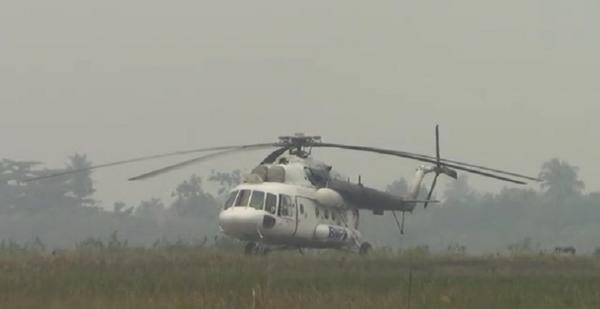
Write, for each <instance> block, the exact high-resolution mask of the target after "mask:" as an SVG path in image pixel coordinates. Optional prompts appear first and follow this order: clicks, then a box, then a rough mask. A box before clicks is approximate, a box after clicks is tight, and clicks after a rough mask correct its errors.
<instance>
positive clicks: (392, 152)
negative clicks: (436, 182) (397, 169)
mask: <svg viewBox="0 0 600 309" xmlns="http://www.w3.org/2000/svg"><path fill="white" fill-rule="evenodd" d="M311 147H323V148H340V149H348V150H356V151H366V152H374V153H380V154H385V155H391V156H396V157H401V158H407V159H412V160H417V161H421V162H427V163H432V164H436V165H437V160H436V159H435V158H432V157H429V156H426V155H420V154H413V153H408V152H403V151H396V150H390V149H382V148H374V147H365V146H353V145H342V144H332V143H315V144H312V145H311ZM443 165H444V166H447V167H450V168H454V169H457V170H461V171H465V172H469V173H473V174H478V175H481V176H486V177H490V178H495V179H498V180H502V181H507V182H512V183H516V184H520V185H525V184H527V183H526V182H523V181H520V180H515V179H511V178H507V177H503V176H498V175H495V174H491V173H487V172H482V171H479V170H474V169H472V168H468V167H465V166H461V165H456V164H448V163H444V164H443Z"/></svg>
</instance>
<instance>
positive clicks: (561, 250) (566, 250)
mask: <svg viewBox="0 0 600 309" xmlns="http://www.w3.org/2000/svg"><path fill="white" fill-rule="evenodd" d="M554 253H556V254H562V253H565V254H570V255H575V253H577V250H575V247H573V246H569V247H555V248H554Z"/></svg>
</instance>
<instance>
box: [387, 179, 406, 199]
mask: <svg viewBox="0 0 600 309" xmlns="http://www.w3.org/2000/svg"><path fill="white" fill-rule="evenodd" d="M385 191H386V192H388V193H390V194H393V195H396V196H402V197H404V196H406V195H407V193H408V182H407V181H406V179H404V177H401V178H399V179H396V180H394V182H392V183H391V184H389V185H387V187H386V189H385Z"/></svg>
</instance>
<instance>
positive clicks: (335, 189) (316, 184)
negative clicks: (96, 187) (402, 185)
mask: <svg viewBox="0 0 600 309" xmlns="http://www.w3.org/2000/svg"><path fill="white" fill-rule="evenodd" d="M435 133H436V156H435V157H433V156H427V155H422V154H416V153H410V152H404V151H398V150H390V149H382V148H373V147H365V146H354V145H343V144H332V143H324V142H322V141H321V137H318V136H304V135H302V134H296V135H295V136H283V137H280V138H279V141H278V142H276V143H263V144H250V145H239V146H223V147H212V148H202V149H194V150H187V151H178V152H172V153H166V154H160V155H153V156H146V157H139V158H134V159H129V160H124V161H118V162H111V163H107V164H101V165H96V166H92V167H89V168H85V169H79V170H70V171H66V172H62V173H58V174H52V175H47V176H42V177H37V178H33V179H29V180H28V181H34V180H40V179H44V178H49V177H55V176H60V175H66V174H72V173H78V172H82V171H86V170H92V169H97V168H101V167H109V166H115V165H121V164H127V163H133V162H139V161H145V160H151V159H156V158H163V157H169V156H176V155H186V154H192V153H199V152H209V151H212V152H213V153H211V154H208V155H203V156H201V157H197V158H193V159H191V160H186V161H184V162H181V163H177V164H175V165H170V166H167V167H165V168H161V169H158V170H154V171H151V172H148V173H145V174H142V175H139V176H136V177H133V178H130V179H129V180H131V181H136V180H143V179H148V178H150V177H154V176H158V175H161V174H164V173H167V172H169V171H172V170H175V169H179V168H182V167H186V166H189V165H192V164H196V163H199V162H202V161H206V160H209V159H212V158H215V157H219V156H223V155H228V154H233V153H239V152H245V151H250V150H262V149H268V148H277V149H276V150H275V151H273V152H272V153H271V154H269V155H268V156H267V157H266V158H265V159H264V160H263V161H262V162H261V163H260V164H259V165H258V166H257V167H256V168H254V169H253V170H252V172H251V173H250V174H249V175H246V176H245V177H244V181H243V183H241V184H240V185H238V186H237V187H235V188H233V189H232V190H231V192H230V194H229V198H228V199H227V201H226V202H225V204H224V206H223V208H222V210H221V211H220V213H219V218H218V220H219V226H220V229H221V230H222V232H224V233H225V234H227V235H229V236H231V237H234V238H237V239H239V240H242V241H245V242H247V245H246V247H245V254H249V255H250V254H257V253H262V254H266V253H268V252H270V251H271V250H274V249H280V250H283V249H298V250H300V252H302V248H335V249H343V250H351V251H358V253H360V254H367V253H368V252H369V251H370V250H371V248H372V246H371V245H370V244H369V243H368V242H366V241H364V240H363V237H362V235H361V233H360V231H359V229H358V228H359V217H360V215H359V210H361V209H366V210H370V211H372V212H373V213H374V214H377V215H383V214H384V212H385V211H391V212H392V214H393V215H394V218H395V219H396V223H397V224H398V226H399V228H400V230H401V233H403V230H404V228H403V226H404V214H405V213H406V212H412V211H413V210H414V209H415V207H416V206H417V205H418V204H424V207H425V208H426V207H427V206H428V204H429V203H435V202H437V201H433V200H431V196H432V194H433V191H434V189H435V185H436V183H437V179H438V177H439V175H441V174H444V175H447V176H449V177H451V178H454V179H456V178H457V172H456V171H455V170H462V171H466V172H469V173H475V174H479V175H482V176H486V177H492V178H495V179H499V180H502V181H508V182H512V183H517V184H526V183H525V182H523V181H521V180H516V179H514V178H519V179H527V180H532V181H540V180H539V179H537V178H534V177H529V176H525V175H521V174H517V173H512V172H507V171H502V170H498V169H492V168H488V167H484V166H479V165H474V164H469V163H464V162H458V161H454V160H448V159H443V158H441V157H440V149H439V127H438V126H436V130H435ZM313 148H338V149H347V150H355V151H366V152H374V153H379V154H385V155H391V156H397V157H401V158H407V159H412V160H417V161H421V162H425V163H429V164H431V165H422V166H420V167H418V168H417V170H416V174H415V176H414V180H413V183H412V186H411V188H410V190H409V193H408V196H404V197H400V196H395V195H392V194H390V193H387V192H383V191H380V190H376V189H372V188H368V187H365V186H363V184H362V183H361V181H360V179H359V182H358V183H351V182H350V181H349V180H343V179H341V177H340V176H339V175H338V174H337V173H335V172H333V171H332V167H331V166H330V165H327V164H325V163H323V162H320V161H317V160H314V159H312V158H311V151H312V149H313ZM427 174H434V177H433V182H432V184H431V187H430V188H429V193H428V195H427V199H424V200H423V199H421V200H420V199H419V198H418V197H419V193H420V192H419V191H420V189H421V186H422V182H423V180H424V177H425V176H426V175H427ZM506 176H510V177H513V178H508V177H506ZM396 211H400V212H402V223H400V222H399V221H398V218H397V216H396Z"/></svg>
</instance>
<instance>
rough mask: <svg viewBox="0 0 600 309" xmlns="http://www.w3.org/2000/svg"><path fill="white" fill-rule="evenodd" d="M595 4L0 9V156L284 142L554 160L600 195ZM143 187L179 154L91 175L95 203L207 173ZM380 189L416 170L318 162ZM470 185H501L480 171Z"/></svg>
mask: <svg viewBox="0 0 600 309" xmlns="http://www.w3.org/2000/svg"><path fill="white" fill-rule="evenodd" d="M599 3H600V2H598V1H595V0H594V1H592V0H587V1H586V0H582V1H559V0H535V1H523V0H518V1H517V0H506V1H476V0H472V1H466V0H453V1H432V0H429V1H423V0H419V1H348V0H343V1H342V0H335V1H293V2H292V1H275V0H273V1H147V0H146V1H133V0H119V1H116V0H105V1H81V0H54V1H31V0H29V1H13V0H8V1H2V2H1V3H0V108H1V109H0V111H1V113H2V118H1V119H2V120H1V122H0V140H2V146H3V147H2V150H1V151H0V157H6V158H13V159H35V160H40V161H43V162H46V163H47V164H48V165H49V166H52V167H56V166H60V165H62V163H63V161H64V159H65V158H66V156H67V155H69V154H72V153H74V152H82V153H86V154H88V155H89V157H90V158H91V159H92V160H93V161H95V162H97V163H100V162H105V161H111V160H118V159H122V158H128V157H131V156H138V155H144V154H152V153H160V152H165V151H171V150H180V149H187V148H196V147H203V146H212V145H220V144H232V143H248V142H250V143H251V142H263V141H273V140H275V139H276V137H277V136H279V135H282V134H290V133H293V132H299V131H301V132H306V133H309V134H320V135H323V137H324V140H326V141H330V142H343V143H357V144H365V145H372V146H385V147H389V148H397V149H402V150H407V151H415V152H426V153H433V150H434V149H433V147H434V144H433V127H434V125H435V123H439V124H440V125H441V126H442V153H443V155H444V156H446V157H449V158H454V159H460V160H466V161H472V162H475V163H481V164H484V165H489V166H492V167H497V168H504V169H509V170H515V171H519V172H523V173H527V174H532V175H536V174H537V173H538V171H539V167H540V165H541V163H542V162H543V161H545V160H547V159H549V158H552V157H560V158H564V159H566V160H568V161H570V162H571V163H573V164H575V165H578V166H579V167H580V168H581V176H582V178H583V180H584V181H585V182H586V184H587V188H588V190H600V163H598V157H599V156H598V129H597V125H596V121H597V119H598V115H599V114H600V107H599V105H598V103H599V102H600V57H598V55H599V54H600V34H599V33H598V30H599V29H600V4H599ZM263 155H264V154H263V153H251V154H249V155H248V156H238V157H235V158H226V159H220V160H217V161H215V162H214V163H212V164H203V165H199V166H198V167H195V168H192V169H188V170H185V171H179V172H176V173H173V174H170V175H168V176H165V177H162V178H158V179H152V180H148V181H145V182H142V183H135V184H132V183H128V182H127V181H125V179H126V178H127V177H129V176H132V175H136V174H138V173H140V172H144V171H146V170H147V169H153V168H156V167H160V166H162V165H165V164H169V163H172V162H173V161H176V159H175V160H163V161H158V162H151V163H149V164H140V165H134V166H130V167H127V168H114V169H106V170H103V171H99V172H97V173H96V174H95V179H96V180H97V188H98V190H99V192H98V197H99V198H100V199H102V200H103V201H104V202H106V203H112V202H114V201H115V200H125V201H128V202H134V201H137V200H139V199H142V198H149V197H153V196H157V197H166V196H168V193H169V192H170V191H171V190H172V189H173V186H174V185H175V184H176V183H178V182H179V181H180V180H181V179H183V178H185V177H187V176H188V175H190V174H192V173H194V172H196V173H199V174H206V173H208V172H209V171H210V169H211V168H217V169H232V168H241V169H250V168H252V167H253V165H254V164H255V163H257V162H258V161H259V160H260V159H262V157H263ZM317 155H319V156H320V157H321V158H324V159H326V160H328V161H330V162H331V163H333V165H334V166H335V167H338V168H339V169H341V170H342V171H343V172H345V173H346V174H348V175H357V174H359V173H360V174H362V175H363V178H364V179H365V182H366V183H368V184H371V185H373V186H376V187H382V186H384V185H385V184H387V183H389V182H391V181H392V180H393V179H394V178H396V177H397V176H400V175H404V176H409V175H411V174H412V172H413V169H414V167H415V166H417V165H418V164H417V163H415V162H410V161H403V160H400V159H394V158H389V157H381V158H380V157H377V156H375V155H368V154H360V153H358V154H357V153H346V152H334V151H319V152H317ZM470 181H471V183H473V184H474V185H475V186H477V187H478V188H481V189H484V190H497V189H499V188H501V187H502V186H504V184H503V183H498V182H496V181H488V180H485V179H483V178H481V177H478V176H472V177H470Z"/></svg>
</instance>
